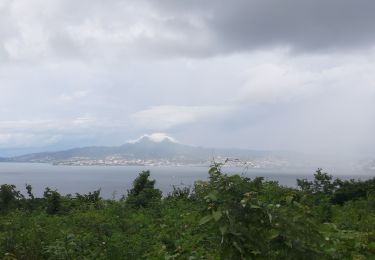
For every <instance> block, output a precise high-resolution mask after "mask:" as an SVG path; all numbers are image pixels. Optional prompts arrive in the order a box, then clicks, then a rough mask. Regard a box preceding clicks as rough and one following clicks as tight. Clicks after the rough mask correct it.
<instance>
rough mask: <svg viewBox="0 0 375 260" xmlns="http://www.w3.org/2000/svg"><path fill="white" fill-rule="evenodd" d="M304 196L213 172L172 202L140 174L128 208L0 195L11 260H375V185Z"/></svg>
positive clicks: (318, 189) (320, 185)
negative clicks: (205, 179) (206, 178)
mask: <svg viewBox="0 0 375 260" xmlns="http://www.w3.org/2000/svg"><path fill="white" fill-rule="evenodd" d="M314 176H315V178H314V180H313V181H308V180H305V179H304V180H297V188H296V189H294V188H288V187H283V186H280V185H279V184H278V183H277V182H268V181H264V180H263V178H254V179H250V178H247V177H245V176H240V175H227V174H224V173H223V172H222V169H221V165H220V164H215V165H213V166H212V167H211V168H210V171H209V179H208V180H207V181H199V182H196V184H195V186H194V187H193V189H189V188H174V189H173V191H172V192H171V193H170V194H168V195H167V196H164V197H162V194H161V191H160V190H158V189H156V188H155V181H153V180H149V177H150V172H149V171H145V172H142V173H140V174H139V177H138V178H137V179H136V180H135V181H134V183H133V187H132V189H130V190H129V191H128V193H127V195H126V196H124V197H123V198H122V199H121V200H119V201H115V200H104V199H102V198H101V197H100V190H97V191H94V192H90V193H88V194H83V195H81V194H78V193H77V194H75V195H74V196H72V195H66V196H63V195H61V194H59V193H58V191H56V190H51V189H49V188H46V190H45V192H44V196H43V197H42V198H37V197H35V196H34V195H33V193H32V187H31V186H30V185H27V187H26V190H27V196H24V195H23V194H21V193H20V192H19V191H17V190H16V187H15V186H14V185H7V184H4V185H1V186H0V254H1V256H2V257H3V258H4V259H374V256H375V178H373V179H370V180H367V181H359V180H358V181H356V180H350V181H343V180H340V179H335V180H334V179H333V178H332V176H330V175H328V174H327V173H323V172H322V170H321V169H318V171H317V172H316V174H315V175H314Z"/></svg>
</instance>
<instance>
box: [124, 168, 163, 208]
mask: <svg viewBox="0 0 375 260" xmlns="http://www.w3.org/2000/svg"><path fill="white" fill-rule="evenodd" d="M149 177H150V171H143V172H141V173H140V174H139V176H138V177H137V178H136V179H135V180H134V182H133V188H132V189H131V190H130V191H128V196H127V198H126V204H127V205H128V206H129V207H131V208H146V207H149V206H152V205H155V204H156V203H158V202H160V199H161V194H162V193H161V191H160V190H159V189H155V188H154V186H155V180H152V181H150V180H149V179H148V178H149Z"/></svg>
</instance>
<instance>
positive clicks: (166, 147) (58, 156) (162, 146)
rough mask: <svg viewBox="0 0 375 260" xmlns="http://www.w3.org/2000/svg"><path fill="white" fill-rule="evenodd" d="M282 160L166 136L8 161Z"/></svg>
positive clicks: (181, 162)
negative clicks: (186, 142)
mask: <svg viewBox="0 0 375 260" xmlns="http://www.w3.org/2000/svg"><path fill="white" fill-rule="evenodd" d="M269 157H280V156H279V155H277V154H275V153H274V152H269V151H256V150H244V149H219V148H204V147H197V146H191V145H185V144H181V143H178V142H176V141H174V139H173V138H171V137H168V136H164V137H162V138H154V137H153V136H147V135H145V136H143V137H141V138H139V139H137V140H135V141H131V142H128V143H125V144H123V145H121V146H114V147H110V146H92V147H82V148H74V149H69V150H64V151H57V152H43V153H32V154H25V155H21V156H15V157H10V158H6V159H4V160H6V161H12V162H41V163H61V162H67V161H88V160H107V161H114V160H128V161H137V160H141V161H146V160H153V161H168V162H173V163H179V164H202V163H206V162H208V161H209V160H211V159H212V158H218V159H220V158H235V159H239V160H260V159H262V158H269Z"/></svg>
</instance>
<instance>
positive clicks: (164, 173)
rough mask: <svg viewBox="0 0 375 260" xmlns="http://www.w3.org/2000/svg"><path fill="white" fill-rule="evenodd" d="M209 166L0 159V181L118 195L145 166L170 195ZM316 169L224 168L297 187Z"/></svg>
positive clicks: (357, 174) (363, 174)
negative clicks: (299, 181)
mask: <svg viewBox="0 0 375 260" xmlns="http://www.w3.org/2000/svg"><path fill="white" fill-rule="evenodd" d="M208 169H209V168H208V167H207V166H67V165H51V164H44V163H6V162H4V163H0V184H14V185H16V187H17V189H18V190H20V191H21V192H22V193H26V190H25V185H26V184H30V185H31V186H32V188H33V193H34V195H35V196H37V197H40V196H42V195H43V192H44V190H45V188H46V187H49V188H51V189H56V190H58V191H59V192H60V193H61V194H64V195H66V194H72V195H74V194H75V193H80V194H84V193H87V192H90V191H94V190H98V189H100V190H101V196H102V197H103V198H106V199H119V198H121V197H122V196H123V195H124V194H126V193H127V190H129V189H131V187H132V183H133V181H134V179H135V178H136V177H137V176H138V174H139V173H140V172H142V171H145V170H150V172H151V176H150V178H151V179H154V180H156V187H157V188H159V189H160V190H161V191H162V192H163V195H164V196H165V195H167V194H168V193H169V192H171V191H172V190H173V186H175V187H192V186H193V185H194V182H195V181H198V180H207V178H208ZM315 170H316V169H313V168H293V169H252V168H251V169H248V168H242V167H233V168H226V167H225V168H223V172H225V173H228V174H240V175H243V176H246V177H249V178H255V177H257V176H259V177H264V179H265V180H267V181H278V182H279V184H281V185H284V186H290V187H295V186H296V179H297V178H299V179H302V178H306V179H309V180H311V179H313V174H314V172H315ZM327 171H328V172H329V173H330V174H332V175H333V176H334V177H339V178H342V179H351V178H354V179H362V180H365V179H369V178H372V177H374V176H375V171H364V170H361V171H347V170H343V169H341V170H340V169H328V170H327Z"/></svg>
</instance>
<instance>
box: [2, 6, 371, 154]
mask: <svg viewBox="0 0 375 260" xmlns="http://www.w3.org/2000/svg"><path fill="white" fill-rule="evenodd" d="M373 10H375V2H374V1H373V0H357V1H354V0H330V1H326V0H324V1H323V0H314V1H301V0H284V1H279V0H234V1H225V0H216V1H213V0H205V1H198V0H186V1H176V0H173V1H172V0H105V1H104V0H81V1H75V0H0V156H9V155H13V154H20V153H26V152H31V151H33V152H34V151H44V150H59V149H66V148H70V147H79V146H87V145H120V144H123V143H125V142H127V141H128V140H134V139H137V138H138V137H139V136H142V135H144V134H152V133H165V134H167V135H169V136H172V137H173V138H174V139H175V140H178V141H179V142H181V143H186V144H193V145H201V146H207V147H239V148H248V149H261V150H292V151H304V152H314V153H326V154H333V155H338V156H341V155H345V154H353V155H373V154H374V153H375V135H374V134H373V133H375V120H374V119H375V102H374V101H375V26H374V24H375V16H374V15H373Z"/></svg>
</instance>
